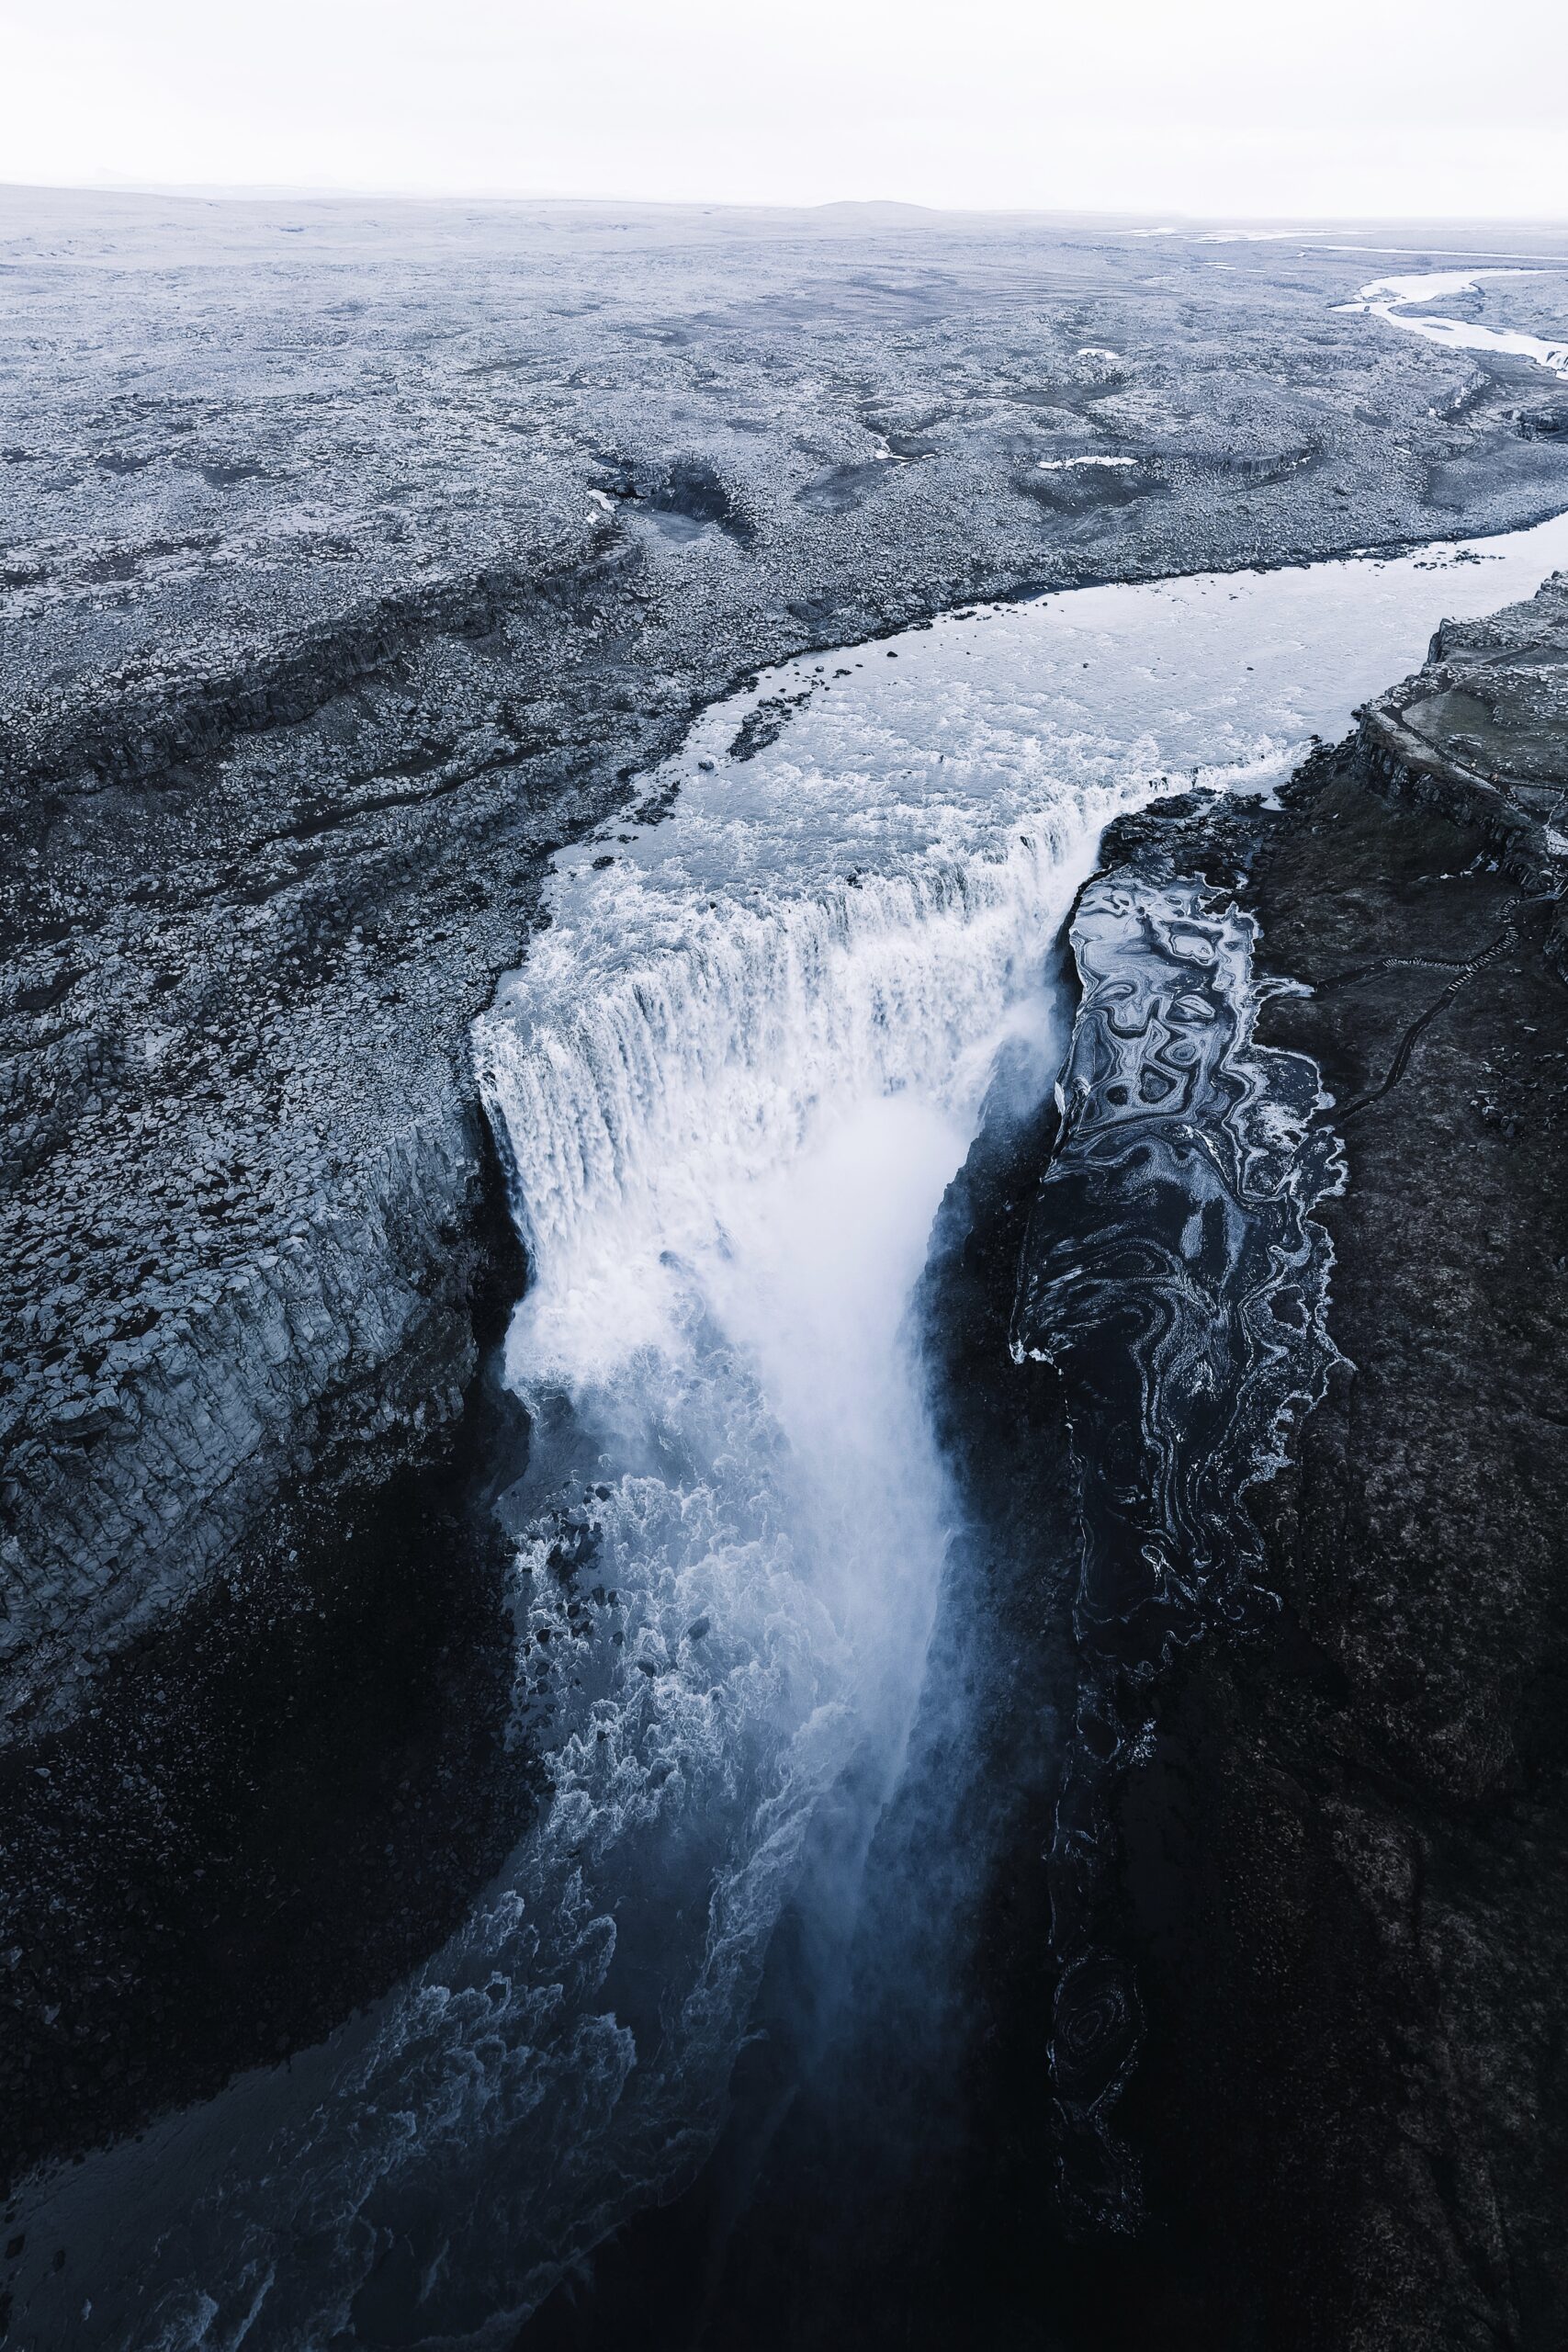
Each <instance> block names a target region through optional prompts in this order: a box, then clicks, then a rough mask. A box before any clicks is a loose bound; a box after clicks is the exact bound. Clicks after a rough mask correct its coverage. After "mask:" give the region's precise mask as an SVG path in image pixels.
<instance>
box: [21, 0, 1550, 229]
mask: <svg viewBox="0 0 1568 2352" xmlns="http://www.w3.org/2000/svg"><path fill="white" fill-rule="evenodd" d="M0 60H3V64H0V179H4V180H11V181H16V180H38V181H50V182H56V183H59V182H66V183H69V182H76V183H82V182H100V183H101V182H106V181H107V182H111V183H117V184H119V185H126V184H134V183H146V182H162V183H187V182H200V183H209V184H210V183H220V184H229V185H231V184H235V183H250V184H255V183H267V184H283V185H289V186H309V187H344V188H374V189H398V190H408V191H431V192H435V191H453V192H461V193H471V192H476V191H493V192H506V193H517V194H554V195H605V196H619V197H633V196H640V197H650V198H705V199H708V200H739V201H766V202H783V203H818V202H822V201H825V200H828V199H830V198H843V197H851V198H855V197H894V198H906V199H908V200H912V201H915V202H919V203H924V204H933V205H960V206H985V207H991V206H1002V207H1013V206H1026V207H1032V206H1038V207H1045V208H1054V209H1055V208H1083V209H1114V210H1123V211H1134V212H1138V213H1144V212H1158V211H1162V210H1169V211H1176V210H1184V211H1189V212H1206V213H1226V214H1239V215H1247V214H1251V215H1254V216H1263V215H1268V214H1284V215H1292V214H1293V215H1297V216H1301V215H1314V214H1315V215H1318V216H1324V215H1340V216H1345V215H1358V214H1359V215H1363V216H1364V215H1367V214H1383V215H1391V214H1393V215H1398V214H1404V215H1407V216H1413V215H1421V214H1425V215H1428V216H1430V215H1433V214H1442V213H1450V214H1455V215H1459V214H1472V215H1489V216H1491V217H1494V218H1497V217H1506V216H1513V217H1516V218H1525V217H1534V218H1537V219H1556V220H1562V219H1565V218H1568V5H1565V0H1492V4H1491V5H1490V6H1478V5H1477V0H1312V5H1310V6H1295V7H1287V6H1281V5H1280V4H1279V0H1101V5H1099V6H1095V5H1092V0H1071V5H1070V6H1068V5H1063V0H943V5H932V0H896V4H895V0H790V5H779V0H659V5H655V6H637V5H634V0H597V5H594V6H570V0H569V4H568V5H560V6H549V7H547V6H541V5H539V0H268V5H265V6H254V5H248V6H241V5H235V0H54V4H53V5H52V6H49V7H44V6H39V0H0Z"/></svg>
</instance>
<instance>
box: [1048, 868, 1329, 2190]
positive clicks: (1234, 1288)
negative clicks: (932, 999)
mask: <svg viewBox="0 0 1568 2352" xmlns="http://www.w3.org/2000/svg"><path fill="white" fill-rule="evenodd" d="M1254 928H1255V927H1254V925H1253V923H1252V922H1251V920H1250V918H1249V917H1247V916H1246V915H1244V914H1242V913H1240V912H1239V911H1238V910H1236V909H1235V907H1234V906H1231V905H1227V904H1224V903H1220V902H1217V901H1216V900H1215V899H1214V897H1213V893H1211V892H1209V891H1207V890H1205V889H1204V888H1202V886H1201V885H1199V884H1196V883H1190V882H1185V883H1183V882H1179V883H1175V884H1166V885H1158V884H1155V883H1152V882H1148V881H1145V880H1142V879H1140V878H1138V877H1136V876H1126V875H1112V876H1109V877H1104V878H1101V879H1100V880H1098V881H1096V882H1094V883H1092V884H1091V885H1090V886H1089V888H1088V889H1087V890H1086V891H1085V893H1084V895H1083V898H1082V899H1081V901H1080V903H1079V906H1078V910H1077V916H1076V919H1075V921H1074V923H1073V927H1072V942H1073V947H1074V950H1075V953H1076V956H1077V965H1078V970H1079V973H1080V975H1081V978H1082V983H1083V999H1082V1003H1081V1007H1080V1010H1079V1012H1078V1015H1077V1023H1076V1025H1075V1028H1074V1033H1073V1041H1072V1046H1071V1049H1070V1052H1069V1056H1068V1059H1067V1063H1066V1069H1065V1070H1064V1072H1063V1076H1062V1080H1061V1090H1062V1124H1061V1131H1060V1135H1059V1138H1058V1141H1057V1144H1056V1147H1055V1152H1054V1154H1053V1157H1052V1159H1051V1161H1050V1164H1049V1166H1048V1168H1047V1170H1046V1172H1045V1175H1044V1177H1043V1182H1042V1184H1041V1190H1040V1194H1039V1198H1038V1200H1037V1202H1036V1204H1035V1206H1034V1210H1033V1212H1032V1220H1031V1226H1030V1233H1029V1239H1028V1242H1027V1245H1026V1248H1025V1251H1024V1260H1023V1266H1022V1271H1021V1278H1020V1286H1019V1292H1018V1297H1017V1301H1016V1305H1015V1314H1014V1323H1013V1339H1012V1344H1013V1349H1014V1352H1015V1354H1016V1355H1018V1356H1019V1357H1022V1356H1023V1355H1024V1354H1026V1353H1027V1354H1028V1355H1031V1356H1033V1357H1036V1358H1040V1359H1043V1360H1044V1361H1046V1362H1049V1363H1053V1364H1055V1365H1056V1366H1057V1367H1058V1368H1059V1370H1060V1372H1061V1374H1062V1377H1063V1380H1064V1383H1065V1385H1066V1398H1067V1405H1068V1411H1069V1416H1070V1421H1071V1427H1072V1433H1073V1452H1074V1457H1075V1463H1076V1466H1077V1473H1078V1478H1079V1493H1080V1510H1081V1527H1082V1542H1083V1552H1082V1565H1081V1570H1080V1577H1079V1584H1078V1590H1077V1601H1076V1607H1075V1626H1076V1631H1077V1641H1078V1646H1079V1658H1080V1686H1079V1696H1078V1704H1077V1724H1076V1737H1075V1741H1074V1744H1073V1748H1072V1752H1071V1757H1070V1760H1069V1763H1068V1767H1067V1771H1066V1779H1065V1782H1064V1786H1063V1789H1062V1792H1061V1796H1060V1800H1059V1804H1058V1808H1057V1815H1056V1825H1055V1835H1054V1838H1053V1841H1052V1845H1051V1849H1050V1852H1049V1855H1048V1867H1049V1871H1050V1884H1051V1899H1052V1914H1053V1939H1054V1943H1055V1952H1056V1957H1057V1961H1058V1963H1059V1965H1060V1969H1061V1974H1060V1979H1059V1983H1058V1987H1057V1992H1056V1997H1055V2018H1054V2038H1053V2074H1054V2087H1055V2094H1056V2098H1057V2101H1058V2107H1059V2110H1060V2114H1061V2118H1062V2121H1063V2125H1064V2140H1065V2145H1066V2160H1065V2174H1064V2189H1065V2192H1066V2198H1067V2201H1068V2203H1069V2206H1070V2207H1072V2208H1074V2209H1075V2210H1076V2211H1077V2213H1078V2216H1079V2218H1080V2219H1081V2220H1082V2221H1084V2222H1086V2223H1089V2224H1090V2225H1092V2226H1095V2227H1100V2228H1104V2227H1111V2228H1113V2229H1114V2228H1125V2227H1131V2226H1134V2224H1135V2222H1136V2218H1137V2213H1138V2210H1139V2199H1138V2184H1137V2178H1136V2171H1135V2166H1134V2160H1133V2158H1132V2155H1131V2154H1130V2152H1129V2151H1128V2150H1127V2149H1126V2148H1125V2147H1124V2146H1123V2145H1122V2143H1120V2142H1119V2141H1118V2140H1117V2138H1116V2136H1115V2134H1114V2131H1113V2130H1112V2128H1111V2111H1112V2109H1113V2108H1114V2106H1115V2103H1116V2101H1117V2099H1118V2098H1119V2097H1120V2095H1121V2092H1122V2088H1123V2087H1124V2086H1125V2084H1126V2081H1127V2078H1128V2075H1130V2073H1131V2071H1132V2068H1133V2065H1134V2060H1135V2057H1136V2052H1137V2046H1138V2040H1139V2036H1140V2033H1141V2020H1140V2013H1139V2007H1138V1998H1137V1991H1136V1987H1135V1985H1134V1983H1133V1981H1132V1977H1131V1973H1130V1972H1129V1971H1128V1969H1127V1968H1126V1966H1125V1965H1124V1964H1123V1963H1122V1961H1121V1960H1120V1959H1119V1957H1118V1956H1117V1954H1116V1952H1115V1951H1114V1950H1113V1949H1108V1948H1106V1939H1105V1937H1104V1922H1103V1919H1102V1917H1101V1914H1102V1911H1103V1907H1104V1899H1105V1895H1106V1893H1107V1886H1108V1880H1109V1877H1110V1874H1111V1864H1112V1862H1113V1859H1114V1842H1113V1835H1112V1831H1111V1815H1110V1804H1111V1796H1112V1793H1113V1792H1114V1789H1115V1787H1116V1784H1117V1782H1118V1781H1119V1779H1120V1778H1121V1776H1122V1773H1123V1771H1124V1770H1126V1769H1127V1766H1128V1763H1129V1761H1130V1759H1131V1757H1132V1755H1133V1753H1134V1747H1135V1742H1136V1739H1137V1736H1138V1732H1139V1728H1140V1720H1141V1715H1142V1712H1143V1708H1144V1703H1145V1694H1146V1692H1147V1689H1148V1686H1149V1684H1150V1683H1151V1682H1152V1681H1153V1679H1154V1678H1155V1677H1156V1675H1157V1674H1158V1673H1159V1671H1160V1670H1161V1668H1163V1667H1165V1666H1167V1665H1168V1663H1169V1661H1170V1658H1171V1657H1172V1655H1173V1653H1174V1652H1175V1651H1176V1650H1177V1649H1178V1648H1179V1646H1180V1645H1183V1644H1185V1643H1189V1642H1192V1641H1195V1640H1197V1639H1199V1638H1200V1637H1201V1635H1202V1634H1205V1633H1206V1632H1208V1631H1209V1630H1210V1629H1211V1628H1213V1627H1215V1626H1218V1625H1221V1624H1225V1623H1233V1622H1235V1620H1236V1619H1237V1618H1238V1617H1240V1616H1242V1615H1243V1614H1244V1613H1245V1611H1247V1608H1248V1606H1249V1605H1251V1606H1256V1605H1257V1595H1258V1576H1259V1572H1260V1570H1261V1566H1262V1546H1261V1542H1260V1539H1259V1536H1258V1530H1257V1527H1256V1525H1255V1524H1254V1521H1253V1520H1252V1518H1251V1515H1250V1513H1249V1511H1248V1510H1247V1494H1248V1492H1249V1490H1250V1489H1251V1488H1252V1487H1255V1486H1257V1485H1258V1483H1259V1482H1260V1481H1261V1480H1263V1479H1265V1478H1267V1477H1269V1476H1270V1475H1271V1474H1272V1472H1273V1471H1274V1470H1275V1469H1276V1468H1277V1467H1278V1466H1279V1465H1280V1463H1281V1462H1282V1460H1283V1458H1284V1447H1285V1441H1286V1436H1287V1432H1288V1429H1289V1426H1290V1423H1291V1420H1292V1415H1293V1414H1294V1413H1296V1412H1297V1411H1298V1410H1299V1409H1301V1408H1304V1407H1306V1406H1309V1405H1310V1404H1311V1403H1312V1402H1313V1401H1314V1400H1315V1399H1316V1397H1318V1396H1319V1395H1320V1394H1321V1393H1322V1388H1323V1385H1324V1381H1325V1376H1326V1374H1327V1371H1328V1368H1329V1366H1330V1365H1331V1364H1332V1363H1334V1361H1335V1360H1336V1351H1335V1349H1334V1346H1333V1343H1332V1341H1331V1340H1329V1338H1328V1334H1327V1329H1326V1326H1325V1313H1326V1307H1327V1299H1328V1277H1329V1269H1330V1265H1331V1261H1332V1250H1331V1247H1330V1243H1329V1240H1328V1237H1327V1234H1326V1233H1325V1230H1324V1228H1323V1227H1322V1226H1321V1225H1319V1224H1318V1223H1317V1222H1316V1221H1315V1220H1314V1216H1313V1215H1312V1211H1313V1210H1314V1207H1315V1206H1316V1204H1318V1203H1319V1202H1320V1201H1321V1200H1322V1199H1323V1198H1324V1197H1325V1195H1326V1194H1327V1193H1331V1192H1333V1191H1334V1190H1335V1189H1337V1186H1338V1184H1339V1183H1340V1182H1341V1181H1342V1174H1343V1161H1342V1157H1341V1153H1340V1148H1339V1145H1338V1142H1337V1138H1336V1137H1335V1136H1333V1135H1332V1133H1331V1132H1330V1131H1329V1129H1328V1128H1327V1127H1326V1126H1325V1125H1324V1124H1323V1123H1322V1121H1321V1120H1320V1119H1317V1118H1316V1117H1315V1115H1314V1114H1316V1112H1317V1111H1318V1109H1319V1107H1320V1105H1321V1102H1322V1095H1321V1088H1320V1083H1319V1079H1318V1073H1317V1071H1316V1069H1314V1066H1313V1065H1312V1063H1311V1062H1309V1061H1308V1060H1306V1059H1305V1058H1304V1057H1303V1056H1301V1055H1298V1054H1290V1053H1283V1052H1280V1051H1277V1050H1274V1049H1270V1048H1268V1047H1264V1046H1259V1045H1258V1043H1257V1041H1256V1039H1255V1037H1254V1035H1253V1030H1254V1023H1255V1020H1256V1016H1257V1012H1258V1004H1259V1001H1260V999H1261V995H1262V993H1263V991H1262V990H1261V989H1260V988H1259V985H1258V982H1257V981H1256V979H1255V978H1254V977H1253V974H1252V945H1253V935H1254Z"/></svg>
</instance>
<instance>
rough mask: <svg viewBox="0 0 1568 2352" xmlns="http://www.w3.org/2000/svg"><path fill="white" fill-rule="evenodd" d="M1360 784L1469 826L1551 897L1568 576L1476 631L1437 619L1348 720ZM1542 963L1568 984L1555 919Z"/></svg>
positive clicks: (1558, 852)
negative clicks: (1422, 654)
mask: <svg viewBox="0 0 1568 2352" xmlns="http://www.w3.org/2000/svg"><path fill="white" fill-rule="evenodd" d="M1357 752H1358V758H1359V762H1360V765H1361V769H1362V772H1363V774H1364V775H1366V776H1367V777H1368V779H1369V781H1371V782H1373V783H1375V785H1376V786H1378V788H1380V789H1383V790H1388V791H1392V792H1395V793H1398V794H1400V795H1402V796H1403V797H1405V798H1408V799H1412V800H1415V801H1417V802H1419V803H1421V804H1422V805H1424V806H1426V807H1428V808H1433V809H1441V810H1442V811H1443V812H1444V813H1445V814H1446V815H1448V816H1450V817H1453V818H1456V819H1457V820H1459V821H1460V822H1461V823H1463V824H1469V825H1474V826H1476V827H1478V828H1479V830H1480V831H1482V832H1483V833H1484V835H1485V836H1486V839H1487V841H1488V842H1489V843H1490V844H1491V845H1492V846H1493V847H1494V848H1495V850H1496V851H1497V852H1498V854H1500V856H1501V857H1502V859H1503V861H1504V863H1505V865H1506V868H1507V871H1508V872H1509V873H1510V874H1512V875H1513V876H1515V878H1516V879H1517V881H1519V882H1521V883H1523V884H1524V885H1525V886H1526V887H1527V888H1529V889H1532V890H1539V891H1542V892H1545V893H1549V894H1551V895H1552V896H1556V894H1557V892H1558V891H1559V889H1560V888H1561V886H1562V877H1563V875H1564V873H1565V872H1568V574H1564V573H1562V572H1558V573H1557V574H1556V575H1555V576H1554V577H1553V578H1552V579H1551V580H1548V581H1547V582H1544V584H1543V585H1542V586H1541V588H1540V591H1539V593H1538V594H1536V595H1535V596H1533V597H1532V598H1531V599H1530V600H1529V603H1528V604H1523V605H1512V606H1510V607H1509V608H1508V610H1506V612H1501V613H1495V614H1494V615H1493V616H1491V617H1490V618H1489V619H1486V620H1483V621H1445V622H1444V623H1443V625H1442V627H1441V628H1439V629H1438V632H1437V634H1436V636H1435V637H1434V638H1433V639H1432V644H1431V650H1430V651H1429V653H1428V654H1427V661H1426V663H1425V665H1424V667H1423V668H1421V669H1420V670H1418V671H1417V672H1416V674H1415V676H1414V677H1410V678H1406V679H1405V680H1404V682H1403V683H1402V684H1399V685H1397V686H1393V687H1391V688H1390V690H1389V691H1388V693H1387V694H1384V695H1379V696H1378V698H1377V700H1376V701H1375V702H1373V703H1371V704H1369V705H1368V706H1367V707H1366V708H1365V709H1364V710H1363V711H1362V712H1361V713H1360V714H1359V734H1358V739H1357ZM1550 953H1551V956H1552V957H1553V959H1554V961H1555V962H1556V964H1557V966H1558V968H1559V970H1560V971H1562V972H1563V974H1564V976H1565V977H1568V922H1565V920H1564V916H1563V914H1562V910H1561V909H1560V910H1559V911H1558V913H1557V914H1556V915H1555V916H1554V918H1553V921H1552V924H1551V933H1550Z"/></svg>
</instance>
